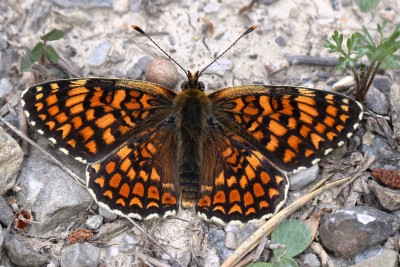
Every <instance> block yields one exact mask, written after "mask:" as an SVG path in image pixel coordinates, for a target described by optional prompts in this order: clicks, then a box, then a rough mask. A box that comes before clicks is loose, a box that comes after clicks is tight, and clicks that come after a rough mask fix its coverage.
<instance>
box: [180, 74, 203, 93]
mask: <svg viewBox="0 0 400 267" xmlns="http://www.w3.org/2000/svg"><path fill="white" fill-rule="evenodd" d="M186 75H187V78H188V80H187V81H185V82H183V83H182V85H181V89H182V91H183V90H187V89H193V90H200V91H204V89H205V86H204V83H202V82H200V81H199V77H200V72H199V71H196V72H195V73H192V72H190V70H188V71H187V73H186Z"/></svg>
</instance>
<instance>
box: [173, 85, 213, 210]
mask: <svg viewBox="0 0 400 267" xmlns="http://www.w3.org/2000/svg"><path fill="white" fill-rule="evenodd" d="M174 111H175V114H176V125H177V128H178V140H179V142H178V162H179V176H180V183H179V184H180V191H181V197H182V206H183V207H184V208H188V207H192V206H193V205H194V202H195V200H196V199H197V197H198V192H199V182H200V178H199V175H200V166H201V165H202V161H203V146H204V143H203V142H204V131H205V129H206V127H207V121H208V120H209V118H210V117H212V114H211V102H210V100H209V99H208V97H207V96H206V94H205V93H204V92H203V91H201V90H197V89H187V90H183V91H182V92H181V93H180V94H178V95H177V97H176V99H175V102H174Z"/></svg>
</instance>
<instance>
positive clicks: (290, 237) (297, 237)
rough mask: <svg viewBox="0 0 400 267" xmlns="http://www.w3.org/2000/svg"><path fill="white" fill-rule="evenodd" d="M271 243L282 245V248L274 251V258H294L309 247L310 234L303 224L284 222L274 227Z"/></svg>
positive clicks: (293, 221)
mask: <svg viewBox="0 0 400 267" xmlns="http://www.w3.org/2000/svg"><path fill="white" fill-rule="evenodd" d="M271 241H272V242H275V243H281V244H283V245H284V247H283V248H279V249H275V250H274V255H275V256H276V257H278V258H280V257H283V256H285V257H294V256H296V255H298V254H300V253H301V252H303V251H304V250H305V249H306V248H307V247H308V246H309V245H310V243H311V232H310V229H309V228H308V227H307V226H306V225H305V224H304V223H301V222H299V221H296V220H285V221H283V222H281V223H280V224H278V225H277V226H276V228H275V229H274V231H273V232H272V235H271Z"/></svg>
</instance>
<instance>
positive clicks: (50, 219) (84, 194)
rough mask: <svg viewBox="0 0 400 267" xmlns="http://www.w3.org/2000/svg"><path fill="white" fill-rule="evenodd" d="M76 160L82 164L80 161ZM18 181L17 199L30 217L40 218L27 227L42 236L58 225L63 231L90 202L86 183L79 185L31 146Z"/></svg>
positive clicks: (34, 233)
mask: <svg viewBox="0 0 400 267" xmlns="http://www.w3.org/2000/svg"><path fill="white" fill-rule="evenodd" d="M42 140H43V139H42ZM43 141H45V140H43ZM44 145H46V144H44ZM64 157H65V156H64ZM67 160H69V159H67ZM73 162H74V163H75V161H73ZM76 164H79V167H83V166H80V165H81V164H80V163H77V162H76ZM19 185H20V187H21V190H20V191H19V192H18V193H17V198H18V200H19V202H20V203H21V204H22V205H23V206H26V207H30V209H31V211H32V214H34V218H33V219H34V220H35V221H36V222H39V223H35V224H32V225H31V226H30V228H29V230H30V231H32V232H31V234H33V235H41V237H45V236H46V233H49V235H50V236H51V235H52V234H51V231H52V230H54V229H56V228H57V227H58V228H59V229H60V230H61V231H62V229H63V228H66V227H67V226H68V225H69V224H70V223H71V222H72V221H73V220H75V219H76V218H78V217H79V216H80V215H81V213H83V212H85V210H86V209H87V208H88V207H89V205H90V204H91V202H92V198H91V197H90V195H89V192H88V191H87V190H86V188H85V187H82V186H81V185H79V184H78V183H77V182H76V181H75V180H74V179H73V178H72V177H71V176H69V175H68V174H67V173H65V172H64V171H62V170H61V169H60V167H58V166H56V165H55V164H53V163H52V162H51V161H50V160H49V159H48V158H47V157H45V156H44V155H43V154H42V153H40V152H39V151H38V150H37V149H32V152H31V154H30V156H29V158H28V159H27V160H26V162H25V163H24V165H23V168H22V170H21V175H20V184H19Z"/></svg>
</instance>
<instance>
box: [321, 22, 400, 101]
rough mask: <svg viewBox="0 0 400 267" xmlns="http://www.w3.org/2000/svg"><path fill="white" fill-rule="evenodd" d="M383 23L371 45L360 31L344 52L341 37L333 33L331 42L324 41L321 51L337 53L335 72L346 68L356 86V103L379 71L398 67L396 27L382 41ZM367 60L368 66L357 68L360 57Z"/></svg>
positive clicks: (398, 29)
mask: <svg viewBox="0 0 400 267" xmlns="http://www.w3.org/2000/svg"><path fill="white" fill-rule="evenodd" d="M385 28H386V22H384V23H383V24H382V25H380V24H378V25H377V32H378V34H379V41H378V42H375V41H374V39H373V38H372V35H371V34H370V32H369V31H368V30H367V28H365V27H363V28H362V32H356V33H353V34H352V35H351V37H350V38H348V39H347V41H346V47H347V48H346V49H344V46H343V39H344V37H343V34H339V33H338V32H337V31H335V32H334V33H333V35H332V40H333V42H331V41H329V40H326V41H325V44H324V45H325V47H326V48H328V49H329V52H331V53H339V54H341V56H339V64H338V66H337V67H338V68H341V69H345V68H350V69H351V70H352V72H353V75H354V79H355V82H356V96H355V98H356V99H357V100H360V101H361V100H363V99H364V98H365V95H366V94H367V92H368V89H369V88H370V86H371V84H372V81H373V80H374V78H375V75H376V73H377V72H378V70H379V68H383V69H395V68H398V67H399V66H400V56H399V55H398V54H396V52H397V51H398V49H399V48H400V40H398V39H399V36H400V25H397V26H396V27H395V28H394V30H393V32H392V33H391V34H390V35H389V36H388V37H385V35H384V30H385ZM364 56H365V57H367V58H368V61H369V66H366V65H365V64H362V63H361V64H359V65H358V62H359V60H360V59H361V58H362V57H364Z"/></svg>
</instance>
